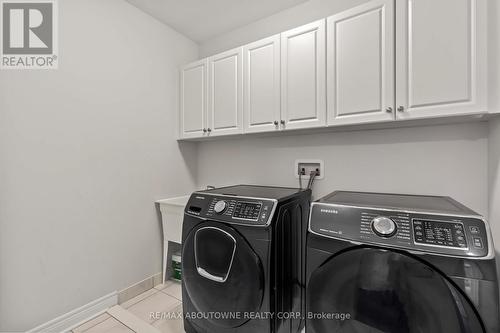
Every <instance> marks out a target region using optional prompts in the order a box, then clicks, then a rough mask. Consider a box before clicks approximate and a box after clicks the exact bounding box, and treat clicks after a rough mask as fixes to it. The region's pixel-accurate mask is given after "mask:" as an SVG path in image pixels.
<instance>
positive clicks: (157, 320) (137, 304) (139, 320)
mask: <svg viewBox="0 0 500 333" xmlns="http://www.w3.org/2000/svg"><path fill="white" fill-rule="evenodd" d="M181 313H182V292H181V285H180V283H177V282H173V281H168V282H166V283H165V284H160V285H158V286H156V287H154V288H153V289H150V290H148V291H146V292H144V293H142V294H140V295H138V296H136V297H134V298H132V299H130V300H128V301H126V302H124V303H122V304H120V305H117V306H115V307H113V308H111V309H109V310H108V311H107V312H105V313H103V314H101V315H99V316H97V317H95V318H93V319H91V320H89V321H88V322H86V323H84V324H83V325H81V326H79V327H77V328H74V329H73V330H72V332H73V333H83V332H85V333H126V332H138V333H149V332H151V333H183V332H184V328H183V324H182V316H181ZM165 314H167V315H168V314H171V316H172V317H174V318H172V319H170V318H165ZM155 315H156V316H155ZM162 316H163V317H162Z"/></svg>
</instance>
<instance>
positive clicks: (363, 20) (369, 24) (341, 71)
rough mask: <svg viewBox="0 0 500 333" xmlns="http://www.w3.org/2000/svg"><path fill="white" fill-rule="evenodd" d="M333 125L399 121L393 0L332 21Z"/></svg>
mask: <svg viewBox="0 0 500 333" xmlns="http://www.w3.org/2000/svg"><path fill="white" fill-rule="evenodd" d="M327 89H328V92H327V97H328V124H329V125H343V124H359V123H366V122H375V121H388V120H392V119H394V0H375V1H370V2H368V3H366V4H364V5H361V6H358V7H356V8H353V9H351V10H347V11H345V12H342V13H340V14H337V15H334V16H330V17H329V18H328V19H327Z"/></svg>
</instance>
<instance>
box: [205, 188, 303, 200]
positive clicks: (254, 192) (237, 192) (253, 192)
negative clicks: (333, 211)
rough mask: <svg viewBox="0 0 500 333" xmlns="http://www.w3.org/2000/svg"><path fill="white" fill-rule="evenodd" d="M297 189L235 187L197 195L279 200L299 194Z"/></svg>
mask: <svg viewBox="0 0 500 333" xmlns="http://www.w3.org/2000/svg"><path fill="white" fill-rule="evenodd" d="M301 191H303V190H300V189H298V188H288V187H274V186H258V185H235V186H227V187H220V188H216V189H211V190H204V191H198V192H197V193H209V194H220V195H224V196H232V197H247V198H261V199H276V200H281V199H284V198H288V197H290V196H292V195H295V194H297V193H300V192H301Z"/></svg>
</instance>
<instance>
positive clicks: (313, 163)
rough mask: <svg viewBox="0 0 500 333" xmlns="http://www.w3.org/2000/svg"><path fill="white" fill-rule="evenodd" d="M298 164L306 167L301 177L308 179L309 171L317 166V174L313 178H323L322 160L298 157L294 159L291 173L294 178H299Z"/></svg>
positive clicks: (323, 166) (323, 165)
mask: <svg viewBox="0 0 500 333" xmlns="http://www.w3.org/2000/svg"><path fill="white" fill-rule="evenodd" d="M299 165H304V168H305V169H306V174H305V175H302V179H309V178H310V176H309V174H310V172H311V171H312V170H314V169H316V168H319V176H316V178H315V179H323V178H324V177H325V164H324V162H323V160H316V159H300V160H295V163H294V165H293V174H294V176H295V178H297V179H299V172H298V171H299Z"/></svg>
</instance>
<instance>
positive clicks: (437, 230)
mask: <svg viewBox="0 0 500 333" xmlns="http://www.w3.org/2000/svg"><path fill="white" fill-rule="evenodd" d="M413 234H414V235H415V243H420V244H424V245H440V246H447V247H454V248H459V249H466V248H467V247H468V246H467V237H466V235H465V228H464V225H463V224H462V223H460V222H444V221H434V220H425V219H414V220H413Z"/></svg>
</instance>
